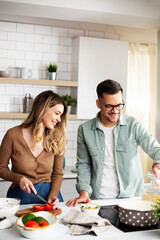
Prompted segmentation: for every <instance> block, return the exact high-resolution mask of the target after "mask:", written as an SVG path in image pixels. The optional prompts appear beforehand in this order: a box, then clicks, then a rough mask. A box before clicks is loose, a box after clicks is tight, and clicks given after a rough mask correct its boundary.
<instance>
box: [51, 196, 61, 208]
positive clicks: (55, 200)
mask: <svg viewBox="0 0 160 240" xmlns="http://www.w3.org/2000/svg"><path fill="white" fill-rule="evenodd" d="M48 202H49V203H53V209H56V208H58V205H59V199H58V198H57V197H55V196H53V197H50V198H48Z"/></svg>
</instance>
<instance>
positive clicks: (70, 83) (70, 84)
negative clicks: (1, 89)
mask: <svg viewBox="0 0 160 240" xmlns="http://www.w3.org/2000/svg"><path fill="white" fill-rule="evenodd" d="M0 83H10V84H14V83H15V84H28V85H29V84H30V85H49V86H61V87H78V82H76V81H66V80H65V81H62V80H61V81H60V80H38V79H23V78H3V77H0Z"/></svg>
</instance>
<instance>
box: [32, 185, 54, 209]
mask: <svg viewBox="0 0 160 240" xmlns="http://www.w3.org/2000/svg"><path fill="white" fill-rule="evenodd" d="M31 192H32V193H33V194H35V193H34V192H33V190H32V189H31ZM35 195H36V196H37V197H38V198H39V199H41V200H42V201H43V202H45V203H48V204H49V205H51V206H52V204H51V203H49V202H47V200H45V199H44V198H43V197H41V196H40V195H39V194H38V193H37V194H35ZM52 207H53V206H52Z"/></svg>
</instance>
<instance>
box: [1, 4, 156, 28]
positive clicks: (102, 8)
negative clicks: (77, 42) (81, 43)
mask: <svg viewBox="0 0 160 240" xmlns="http://www.w3.org/2000/svg"><path fill="white" fill-rule="evenodd" d="M4 16H5V19H7V17H8V19H10V18H11V17H12V16H19V17H33V18H41V19H57V20H65V21H66V20H67V21H76V22H88V23H99V24H110V25H118V26H126V27H135V28H144V29H155V28H156V29H159V27H160V0H80V1H79V0H10V1H7V0H3V1H1V0H0V20H2V19H3V17H4Z"/></svg>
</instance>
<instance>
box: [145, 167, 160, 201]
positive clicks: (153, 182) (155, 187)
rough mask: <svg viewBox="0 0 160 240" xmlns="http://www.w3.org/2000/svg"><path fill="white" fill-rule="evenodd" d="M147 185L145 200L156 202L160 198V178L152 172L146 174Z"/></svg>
mask: <svg viewBox="0 0 160 240" xmlns="http://www.w3.org/2000/svg"><path fill="white" fill-rule="evenodd" d="M146 178H147V181H148V182H147V183H145V184H144V194H143V196H142V199H143V200H147V201H152V202H156V201H157V200H158V198H160V177H156V176H155V175H154V174H153V172H152V171H149V172H147V173H146Z"/></svg>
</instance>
